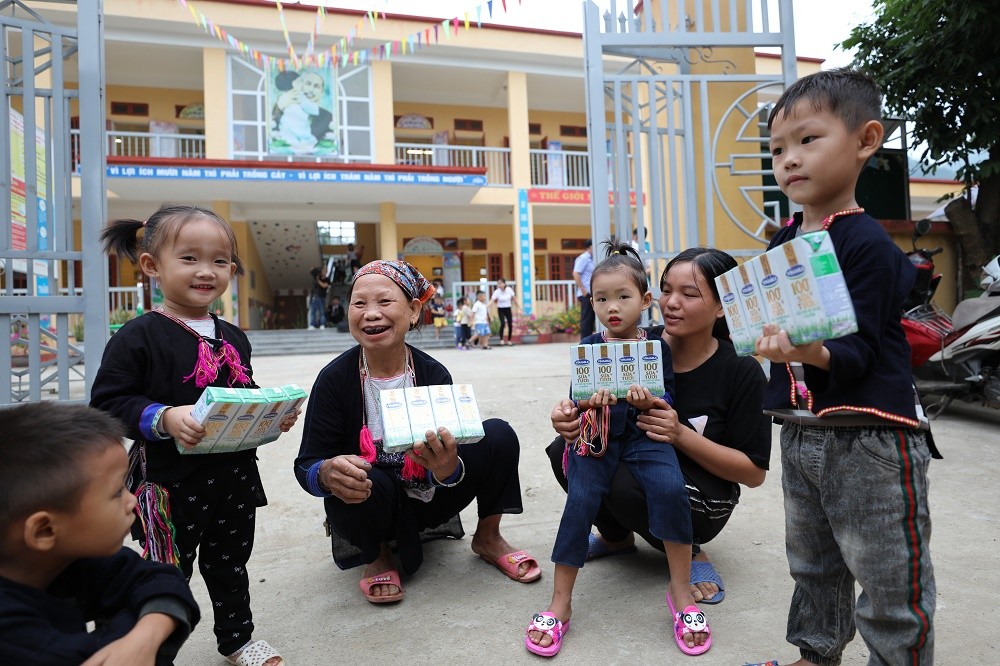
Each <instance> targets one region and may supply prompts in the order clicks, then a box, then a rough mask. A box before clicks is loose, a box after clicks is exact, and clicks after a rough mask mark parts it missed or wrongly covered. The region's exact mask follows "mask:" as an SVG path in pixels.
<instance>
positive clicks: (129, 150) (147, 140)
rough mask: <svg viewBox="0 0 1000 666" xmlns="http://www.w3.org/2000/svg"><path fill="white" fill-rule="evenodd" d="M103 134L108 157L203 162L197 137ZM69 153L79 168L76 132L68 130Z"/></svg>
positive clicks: (201, 144)
mask: <svg viewBox="0 0 1000 666" xmlns="http://www.w3.org/2000/svg"><path fill="white" fill-rule="evenodd" d="M105 135H106V137H107V138H106V141H107V147H108V152H107V154H108V156H113V157H176V158H178V159H186V160H203V159H205V137H204V135H200V134H160V133H154V132H121V131H116V130H108V131H107V132H105ZM70 151H71V153H70V154H71V156H72V159H73V169H74V171H75V170H77V169H78V168H79V166H80V130H70Z"/></svg>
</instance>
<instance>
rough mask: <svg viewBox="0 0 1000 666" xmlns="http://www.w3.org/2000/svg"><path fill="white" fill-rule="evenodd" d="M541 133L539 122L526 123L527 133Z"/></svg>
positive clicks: (533, 134)
mask: <svg viewBox="0 0 1000 666" xmlns="http://www.w3.org/2000/svg"><path fill="white" fill-rule="evenodd" d="M541 133H542V124H541V123H528V134H530V135H532V136H537V135H539V134H541Z"/></svg>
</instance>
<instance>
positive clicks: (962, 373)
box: [902, 220, 1000, 418]
mask: <svg viewBox="0 0 1000 666" xmlns="http://www.w3.org/2000/svg"><path fill="white" fill-rule="evenodd" d="M929 230H930V222H929V221H927V220H921V221H920V222H918V223H917V226H916V229H915V230H914V234H913V250H912V251H911V252H909V253H907V256H908V257H909V258H910V261H911V262H912V263H913V264H914V266H916V267H917V279H916V282H915V283H914V286H913V289H912V290H911V292H910V294H909V296H908V297H907V299H906V301H905V304H904V308H906V309H905V312H904V313H903V318H902V323H903V329H904V331H905V332H906V339H907V341H908V342H909V343H910V350H911V354H910V362H911V365H912V368H913V376H914V380H915V381H916V385H917V391H918V393H919V394H920V395H921V396H924V395H935V396H939V399H938V400H937V401H936V402H934V403H933V404H930V405H928V406H927V407H926V408H925V412H926V413H927V416H928V417H930V418H936V417H937V416H939V415H940V414H941V412H943V411H944V410H945V409H946V408H947V407H948V405H950V404H951V403H952V401H954V400H956V399H959V400H962V401H964V402H979V403H980V404H983V405H989V406H993V407H1000V298H997V297H1000V255H998V256H996V257H994V258H993V259H992V260H990V261H989V262H988V263H987V264H986V266H984V267H983V279H982V281H981V282H980V287H981V288H982V290H983V293H982V294H981V295H980V296H977V297H975V298H967V299H965V300H963V301H962V302H961V303H959V304H958V306H957V307H956V308H955V312H954V314H953V315H952V316H951V317H949V316H948V315H947V314H946V313H945V312H944V311H943V310H941V308H939V307H938V306H937V305H935V304H934V303H932V302H931V299H932V298H933V296H934V293H935V291H936V290H937V286H938V284H939V283H940V281H941V275H940V274H936V273H935V272H934V260H933V257H934V255H936V254H938V253H939V252H941V248H934V249H933V250H928V249H926V248H918V247H917V244H916V241H917V239H918V238H920V237H921V236H923V235H924V234H926V233H927V232H928V231H929Z"/></svg>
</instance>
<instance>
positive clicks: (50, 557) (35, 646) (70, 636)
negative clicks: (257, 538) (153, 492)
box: [0, 402, 199, 666]
mask: <svg viewBox="0 0 1000 666" xmlns="http://www.w3.org/2000/svg"><path fill="white" fill-rule="evenodd" d="M42 424H44V425H42ZM0 432H2V433H3V437H2V438H0V663H2V664H32V666H47V665H49V664H52V665H53V666H55V665H59V666H62V665H63V664H80V663H83V664H84V665H85V666H92V665H93V664H105V663H115V664H130V665H131V664H134V665H136V666H143V665H152V664H154V663H155V664H158V665H159V664H172V663H173V662H174V657H175V656H176V654H177V650H178V648H180V646H181V645H182V644H183V643H184V641H185V640H186V639H187V637H188V635H189V634H190V633H191V629H192V628H193V627H194V625H195V624H197V622H198V619H199V613H198V605H197V604H196V603H195V601H194V597H193V596H191V590H190V589H189V588H188V586H187V583H186V582H185V581H184V576H183V575H182V574H181V572H180V571H178V570H177V568H176V567H171V566H167V565H164V564H157V563H155V562H147V561H145V560H143V559H142V558H141V557H139V555H138V554H137V553H135V552H134V551H132V550H129V549H128V548H123V547H122V540H123V539H124V538H125V535H126V534H128V531H129V528H130V526H131V525H132V521H133V520H134V519H135V513H134V512H133V509H134V508H135V497H134V496H133V495H132V494H131V493H130V492H129V491H128V488H126V487H125V476H126V474H127V471H128V458H127V456H126V454H125V447H124V446H122V441H121V437H122V431H121V426H120V425H119V424H118V423H116V422H115V421H114V419H112V418H111V417H109V416H108V415H107V414H104V413H102V412H99V411H97V410H96V409H91V408H89V407H83V406H79V405H65V404H57V403H54V402H39V403H32V404H27V405H21V406H18V407H12V408H9V409H0ZM88 622H94V623H95V625H96V626H95V629H94V631H91V632H88V631H87V623H88Z"/></svg>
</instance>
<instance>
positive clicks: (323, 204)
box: [38, 0, 958, 329]
mask: <svg viewBox="0 0 1000 666" xmlns="http://www.w3.org/2000/svg"><path fill="white" fill-rule="evenodd" d="M532 1H541V0H532ZM706 2H707V0H706ZM470 4H474V3H470ZM493 4H494V5H495V6H496V7H495V8H496V9H497V10H498V9H499V4H500V3H499V2H497V3H493ZM483 6H485V3H484V5H483ZM38 11H39V12H40V13H43V14H44V15H45V16H46V18H48V19H49V20H51V21H53V22H56V23H64V24H67V25H70V24H72V23H73V22H74V20H75V19H74V18H73V16H72V13H73V11H74V7H73V4H72V3H65V4H59V3H52V4H48V3H45V4H44V5H43V6H41V7H40V8H39V9H38ZM479 18H480V20H481V21H482V24H481V25H477V17H476V16H472V17H471V25H469V26H468V27H467V26H466V20H469V19H467V18H466V17H460V18H456V19H455V20H454V21H453V22H451V23H450V24H447V25H444V24H442V21H441V19H440V18H436V19H431V18H426V17H420V16H401V15H392V14H390V15H385V16H383V15H382V14H381V13H378V14H368V13H365V12H357V11H346V10H332V9H328V10H326V11H325V14H321V13H319V12H318V11H317V8H316V7H315V6H314V5H312V6H311V5H307V4H301V5H300V4H283V5H282V6H281V8H280V10H279V8H278V6H277V5H276V4H275V3H274V2H270V1H266V0H199V1H198V2H190V3H189V2H178V1H177V0H144V1H143V2H135V1H134V0H105V2H104V33H105V40H106V50H105V63H106V95H105V97H106V102H107V108H106V113H107V132H106V134H107V140H106V147H107V155H108V157H107V181H106V185H107V190H108V192H107V196H108V215H109V217H111V218H123V217H127V218H135V219H145V217H147V216H148V215H149V214H151V213H152V212H153V211H154V210H155V209H156V208H157V207H158V206H159V205H160V203H161V202H164V201H179V202H193V203H198V204H200V205H203V206H206V207H208V208H211V209H213V210H215V211H216V212H218V213H219V214H220V215H222V216H223V217H224V218H226V219H227V220H230V221H231V223H232V225H233V227H234V229H235V231H236V235H237V238H238V241H239V244H240V253H241V255H242V258H243V260H244V262H245V264H246V267H247V272H246V275H245V276H243V277H242V278H239V279H238V280H235V281H234V289H233V290H232V292H231V296H232V298H231V299H229V298H227V301H226V302H225V303H223V304H222V305H221V307H222V310H223V311H224V312H225V313H226V314H227V315H229V316H230V317H231V318H232V319H233V320H234V321H236V322H238V323H239V325H240V326H242V327H244V328H247V329H257V328H265V327H268V328H295V327H304V326H305V312H304V302H305V299H304V295H305V293H306V290H307V289H308V287H309V286H310V284H311V279H310V277H309V271H310V269H311V268H312V267H314V266H319V265H321V264H329V265H331V266H339V265H340V263H341V262H343V261H344V260H345V259H346V257H347V253H348V244H353V245H354V246H355V247H356V249H357V250H360V251H362V261H365V260H370V259H373V258H396V257H403V258H405V259H406V260H407V261H409V262H411V263H413V264H414V265H415V266H417V267H418V268H419V269H420V270H421V271H422V272H424V273H425V274H426V275H427V276H428V277H432V276H435V277H440V278H441V279H442V280H444V282H445V284H446V285H450V284H453V283H456V282H461V281H476V280H479V279H481V278H482V277H485V278H487V279H489V280H495V279H497V278H499V277H506V278H507V279H508V280H511V279H512V278H516V277H517V276H518V275H519V273H520V271H521V264H522V262H524V261H525V260H527V259H530V260H532V261H533V266H534V269H533V270H534V279H535V280H537V281H562V280H568V279H571V272H572V266H573V260H574V259H575V257H576V256H577V255H579V253H580V252H581V251H582V248H583V244H584V242H585V240H586V239H588V238H590V236H591V217H590V206H589V204H590V197H591V191H590V164H589V160H590V157H589V156H588V152H587V149H588V141H590V140H591V137H588V136H587V118H586V113H585V90H584V41H583V37H582V35H580V34H578V33H570V32H560V31H554V30H537V29H527V28H510V27H499V26H496V25H491V24H489V22H488V17H486V16H480V17H479ZM310 43H312V44H314V47H313V48H312V49H311V50H310V49H309V44H310ZM386 44H391V46H382V47H380V46H379V45H386ZM373 47H375V48H380V49H381V50H380V51H379V53H378V54H377V57H375V56H374V55H373V52H372V51H371V49H372V48H373ZM331 48H332V49H333V50H330V49H331ZM320 53H325V54H327V55H326V57H327V58H332V59H335V60H336V64H337V67H336V68H333V67H332V66H331V61H330V60H329V59H328V60H326V61H325V62H324V61H322V60H317V59H315V58H316V57H317V54H320ZM310 57H312V58H314V59H313V60H310ZM296 59H297V60H296ZM288 61H292V62H293V63H295V62H298V63H299V65H300V66H299V67H296V66H294V64H293V65H289V64H288ZM278 62H280V63H281V64H280V65H279V64H277V63H278ZM821 64H822V62H821V61H819V60H817V59H812V58H808V57H800V58H799V59H798V71H799V74H800V75H802V74H807V73H810V72H813V71H816V70H818V69H819V68H820V67H821ZM608 66H609V67H613V66H614V63H609V65H608ZM750 66H752V67H755V68H757V71H758V72H762V73H763V72H772V71H774V68H775V67H779V66H780V63H779V62H778V60H776V59H775V58H774V57H772V56H769V55H768V54H762V53H761V54H757V55H756V57H755V58H754V62H753V63H752V64H751V65H750ZM305 69H312V70H313V71H314V72H319V75H316V76H312V77H307V76H305V73H304V70H305ZM310 90H311V92H310ZM765 101H766V100H765ZM310 103H312V104H314V105H318V106H319V107H320V108H321V113H320V114H319V115H317V114H315V113H313V111H314V110H315V109H311V108H310V107H309V104H310ZM322 110H325V112H326V114H325V115H324V114H323V111H322ZM609 113H610V111H609ZM307 116H309V117H307ZM316 118H320V119H321V122H323V123H326V121H329V122H328V123H326V125H325V127H322V128H320V130H319V131H317V130H316V127H315V119H316ZM310 121H313V126H312V127H311V131H312V134H310V127H309V122H310ZM696 122H697V119H696ZM77 140H78V137H77V135H76V134H74V141H77ZM598 140H599V141H600V143H601V144H602V145H603V144H604V143H605V138H604V137H600V138H599V139H598ZM904 164H905V161H904ZM722 187H726V185H725V184H724V183H723V185H722ZM957 189H958V184H956V183H953V182H937V181H928V180H922V181H920V182H914V183H913V184H912V185H911V186H910V188H909V206H910V211H909V214H903V215H899V216H898V218H899V219H896V220H894V221H887V222H886V224H887V226H888V227H889V229H890V231H891V232H893V233H894V234H895V235H896V236H897V237H898V238H899V242H900V245H901V246H903V247H904V248H907V249H908V247H909V233H910V227H909V224H908V222H907V221H908V220H910V219H920V218H921V217H924V216H925V215H926V214H928V213H929V212H930V211H932V210H934V209H935V208H937V207H938V205H939V204H938V203H936V200H937V198H938V197H940V196H941V195H942V194H943V193H944V192H946V191H949V190H952V191H953V190H957ZM523 200H526V205H527V211H525V210H524V201H523ZM525 214H527V215H529V216H530V222H531V224H530V230H531V234H530V238H527V239H525V238H524V237H523V236H522V233H521V232H522V230H523V225H519V217H520V216H523V215H525ZM942 239H944V240H942ZM735 242H736V241H730V240H727V239H726V238H721V239H720V241H719V243H718V244H719V245H720V247H723V248H724V249H725V248H727V247H728V246H732V245H733V244H734V243H735ZM927 242H928V243H931V244H946V245H948V246H949V247H950V246H951V245H952V243H951V241H950V231H949V230H948V229H947V227H946V225H936V226H935V229H934V235H933V236H932V238H931V239H930V240H928V241H927ZM529 255H530V256H529ZM953 256H954V255H953V253H950V252H949V253H948V254H946V255H944V256H943V257H942V259H941V261H940V262H939V266H940V268H942V269H943V271H944V272H945V274H946V275H951V274H953V272H954V271H953V270H951V268H952V265H953V264H952V262H953V259H952V258H951V257H953ZM138 277H139V275H138V274H137V272H136V269H135V268H134V267H133V266H131V265H124V264H119V263H117V262H114V261H112V263H111V273H110V282H111V285H112V286H113V287H128V286H130V285H135V284H136V281H137V278H138ZM514 284H515V286H517V282H516V280H515V281H514ZM952 291H953V290H952ZM940 293H941V294H942V296H941V297H940V299H939V300H941V304H942V306H944V307H946V308H949V309H950V307H951V306H953V304H954V299H953V298H952V297H951V296H950V291H949V289H948V284H947V282H946V284H944V285H942V289H941V292H940ZM147 298H148V296H147ZM154 298H155V295H154ZM949 298H950V299H951V300H949ZM147 305H148V303H147Z"/></svg>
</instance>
